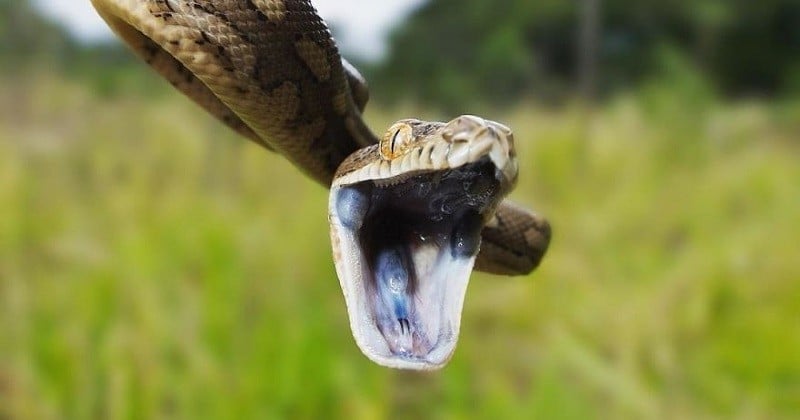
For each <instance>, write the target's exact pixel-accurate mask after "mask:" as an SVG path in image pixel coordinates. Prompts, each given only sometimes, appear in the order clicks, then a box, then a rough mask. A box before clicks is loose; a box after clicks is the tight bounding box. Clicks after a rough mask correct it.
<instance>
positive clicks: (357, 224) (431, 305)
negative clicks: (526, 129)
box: [329, 117, 516, 370]
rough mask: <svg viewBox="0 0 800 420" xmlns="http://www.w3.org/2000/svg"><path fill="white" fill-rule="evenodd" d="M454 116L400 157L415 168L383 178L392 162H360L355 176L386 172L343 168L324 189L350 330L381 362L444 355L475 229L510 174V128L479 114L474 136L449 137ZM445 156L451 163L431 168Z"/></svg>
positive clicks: (400, 363) (426, 365) (419, 362)
mask: <svg viewBox="0 0 800 420" xmlns="http://www.w3.org/2000/svg"><path fill="white" fill-rule="evenodd" d="M461 118H462V119H465V121H463V120H459V119H456V120H454V121H451V122H450V123H448V124H447V125H444V128H445V129H448V130H443V131H440V132H439V134H438V135H440V136H442V137H443V138H442V140H445V142H441V141H440V142H437V143H439V144H438V145H425V146H423V147H422V149H425V148H428V149H427V152H424V151H423V152H414V151H412V152H410V153H409V154H411V155H412V157H413V158H414V159H417V163H419V161H422V162H423V164H422V165H421V167H422V168H423V169H420V170H417V171H412V172H410V173H409V172H405V173H403V172H400V173H397V174H395V175H393V176H391V173H392V172H394V171H393V168H395V166H396V165H398V163H396V162H395V161H392V162H389V163H387V162H385V161H384V162H375V163H370V164H374V165H376V166H373V167H371V168H370V167H368V166H369V165H365V166H364V167H367V169H366V170H362V172H367V173H370V172H371V171H375V170H376V169H374V168H378V169H377V171H378V172H380V171H381V170H383V171H388V172H390V174H388V175H387V176H380V173H377V174H378V175H379V176H369V175H363V174H362V175H354V174H352V173H351V174H350V181H347V180H342V179H338V180H337V181H335V182H334V185H333V186H332V188H331V196H330V197H331V199H330V203H329V219H330V224H331V240H332V244H333V252H334V260H335V263H336V264H335V265H336V271H337V274H338V277H339V281H340V285H341V287H342V292H343V294H344V297H345V301H346V303H347V309H348V315H349V318H350V325H351V329H352V332H353V336H354V338H355V340H356V343H357V344H358V346H359V348H360V349H361V350H362V352H363V353H364V354H365V355H367V356H368V357H369V358H370V359H371V360H373V361H374V362H376V363H378V364H380V365H383V366H387V367H393V368H402V369H414V370H432V369H438V368H441V367H442V366H444V365H445V364H446V363H447V361H448V360H449V359H450V357H452V354H453V351H454V350H455V346H456V342H457V339H458V335H459V330H460V323H461V311H462V308H463V303H464V297H465V294H466V289H467V285H468V283H469V275H470V273H471V271H472V268H473V265H474V262H475V256H476V254H477V252H478V247H479V244H480V230H481V229H482V227H483V226H484V225H485V223H486V222H487V221H488V220H489V219H490V218H491V217H492V215H493V212H494V209H495V208H496V206H497V205H498V204H499V202H500V200H501V199H502V198H503V196H504V195H505V194H506V193H507V192H508V190H509V189H510V188H511V185H513V182H514V180H515V178H516V161H515V159H514V157H513V144H511V142H512V141H513V140H512V139H511V136H510V131H508V132H500V131H501V130H502V129H505V130H508V129H507V128H505V127H503V126H500V125H499V124H497V125H489V124H488V122H485V121H483V120H480V121H479V122H482V123H483V124H484V126H485V127H484V128H481V127H479V128H478V129H479V130H484V131H485V133H483V134H484V135H483V136H477V137H474V136H473V137H472V138H469V139H464V138H459V136H461V135H462V133H461V131H459V130H458V129H459V128H463V126H464V125H470V124H475V123H476V121H474V120H473V118H476V117H461ZM493 124H494V123H493ZM472 128H473V132H474V127H472ZM498 134H499V135H498ZM445 137H449V139H445ZM487 138H488V140H487ZM504 143H505V144H504ZM442 144H444V146H442ZM437 147H444V149H443V150H441V151H438V150H437ZM424 153H430V155H431V157H430V158H425V156H424ZM437 153H439V154H437ZM465 155H466V156H468V158H469V159H468V160H464V161H463V162H458V161H456V160H457V159H463V156H465ZM447 161H455V162H457V163H458V164H454V165H453V166H447V167H448V168H455V169H451V170H444V169H440V170H436V169H433V168H434V167H438V166H439V165H440V162H447ZM387 164H388V168H387V166H386V165H387ZM399 164H400V165H401V166H402V165H403V164H404V163H403V162H400V163H399ZM498 164H500V165H498ZM381 168H383V169H381ZM459 188H463V189H464V190H463V191H462V190H459ZM469 188H472V189H477V191H472V190H469ZM437 200H438V201H437ZM433 204H435V205H433Z"/></svg>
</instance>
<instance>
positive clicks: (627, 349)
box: [0, 75, 800, 418]
mask: <svg viewBox="0 0 800 420" xmlns="http://www.w3.org/2000/svg"><path fill="white" fill-rule="evenodd" d="M143 79H144V80H149V83H153V81H154V80H155V76H152V77H151V78H146V77H145V78H143ZM684 84H686V85H688V86H689V87H688V88H686V89H684V90H683V91H684V92H686V93H681V92H682V90H681V89H676V86H674V85H672V84H670V85H667V86H666V87H662V85H653V86H651V87H650V88H648V89H646V90H644V91H643V92H642V93H641V94H639V95H636V96H629V97H621V98H619V99H617V100H615V101H613V102H611V103H609V104H608V105H607V106H605V107H604V108H602V109H599V110H597V111H596V112H595V113H593V114H586V113H584V112H582V111H581V110H579V109H575V110H571V109H566V110H562V111H552V110H547V109H543V108H539V107H537V106H534V105H527V106H526V105H522V106H519V107H517V108H516V109H515V110H511V111H508V112H504V113H503V114H502V115H487V116H488V117H492V118H496V119H500V120H503V121H505V122H507V123H508V124H510V125H511V126H512V127H513V128H514V129H515V131H516V133H517V144H518V148H519V156H520V158H521V159H522V161H521V166H522V167H521V174H522V177H521V179H520V183H519V186H518V188H517V190H516V191H515V193H514V195H513V198H514V199H516V200H517V201H519V202H522V203H524V204H526V205H529V206H532V207H535V208H537V209H539V210H540V211H542V212H543V213H544V214H546V215H548V216H549V217H550V219H551V221H552V223H553V226H554V231H555V237H554V240H553V244H552V247H551V249H550V253H549V255H548V256H547V258H546V259H545V261H544V263H543V265H542V267H541V268H540V269H539V270H538V271H537V272H536V273H534V274H533V275H531V276H529V277H525V278H501V277H491V276H487V275H480V274H476V275H475V276H474V277H473V280H472V284H471V285H470V290H469V292H468V295H467V302H466V308H465V313H464V319H463V331H462V335H461V342H460V345H459V348H458V350H457V352H456V354H455V357H454V359H453V360H452V362H451V364H450V365H449V366H448V367H447V368H445V369H444V370H443V371H441V372H438V373H428V374H413V373H401V372H396V371H392V370H388V369H384V368H381V367H378V366H376V365H374V364H373V363H371V362H369V361H368V360H367V359H366V358H365V357H363V356H362V355H361V354H360V352H359V351H358V349H357V348H356V346H355V344H354V343H353V340H352V338H351V337H350V331H349V326H348V323H347V317H346V313H345V308H344V303H343V299H342V297H341V292H340V290H339V286H338V282H337V279H336V277H335V274H334V270H333V265H332V262H331V258H330V255H329V254H330V251H329V244H328V233H327V225H326V213H325V212H326V211H325V208H326V201H327V195H326V191H325V190H324V189H323V188H320V187H318V186H316V185H314V184H312V183H311V182H310V181H309V180H307V179H306V178H304V177H303V176H302V175H301V174H300V173H299V172H298V171H296V170H295V169H294V168H292V167H290V166H289V165H288V164H287V163H286V162H284V160H282V159H281V158H279V157H277V156H275V155H270V154H268V153H267V152H265V151H263V150H261V149H259V148H258V147H256V146H253V145H250V144H246V143H244V142H243V141H242V140H240V139H238V138H237V137H236V136H235V135H234V134H232V133H230V132H228V131H227V130H226V129H225V128H223V127H222V126H221V124H219V123H218V122H216V121H214V120H212V119H210V118H209V117H206V116H205V115H204V114H203V113H202V112H201V111H200V110H199V109H198V108H196V107H195V106H194V105H192V104H190V103H189V102H188V101H187V100H185V99H183V98H180V97H179V96H178V95H177V94H169V95H166V94H164V95H156V96H154V97H152V98H144V97H135V96H130V97H129V96H119V97H115V98H110V99H109V98H108V97H107V96H98V95H97V94H96V93H94V92H93V91H91V90H89V89H87V88H86V87H85V86H84V85H82V84H79V83H76V82H69V81H65V80H64V79H63V78H60V77H56V76H52V75H44V76H41V77H37V76H31V77H30V78H29V79H27V80H24V81H19V80H14V81H13V83H12V82H9V81H6V82H4V83H3V85H4V86H5V88H6V91H5V92H7V93H8V94H4V95H3V96H2V98H0V101H1V102H0V215H2V217H0V354H2V355H3V356H2V358H0V418H60V417H66V418H153V417H167V418H243V417H244V418H247V417H250V418H264V417H267V418H271V417H303V418H317V417H339V416H341V417H348V418H350V417H353V416H357V417H363V418H381V417H385V416H388V415H392V416H398V417H409V418H419V417H435V418H461V417H473V416H477V417H493V418H520V417H526V418H527V417H528V415H530V414H531V413H533V414H538V415H539V417H540V418H592V417H597V418H608V417H622V418H658V417H666V418H698V417H700V418H703V417H727V416H732V415H734V414H735V415H736V416H737V417H742V418H776V417H777V418H780V417H791V416H793V415H795V414H796V413H797V412H798V410H800V323H798V315H797V314H798V313H800V282H798V281H797V280H798V279H800V264H798V263H797V237H798V235H800V194H798V187H797V182H798V181H797V180H798V179H800V165H798V159H797V156H798V152H799V150H798V148H800V143H798V141H797V140H798V133H799V132H800V125H799V124H798V121H800V107H798V106H797V105H796V104H795V105H792V104H784V105H782V106H777V105H767V104H759V103H744V104H738V105H721V104H718V103H716V102H715V101H714V99H713V98H706V99H704V100H703V101H700V102H698V101H692V100H689V99H694V98H695V96H696V95H695V94H696V93H697V92H698V89H695V87H692V85H691V81H690V80H689V81H686V80H685V81H684ZM159 86H161V85H159ZM159 89H160V88H159ZM371 112H372V114H370V115H369V117H370V120H371V122H372V125H373V126H374V127H385V126H387V125H388V124H389V123H390V121H392V120H395V119H397V118H400V117H402V116H410V115H418V116H426V115H428V113H426V112H425V111H423V110H420V109H412V108H408V109H382V110H381V109H378V110H373V111H371Z"/></svg>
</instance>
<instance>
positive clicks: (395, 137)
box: [390, 129, 400, 154]
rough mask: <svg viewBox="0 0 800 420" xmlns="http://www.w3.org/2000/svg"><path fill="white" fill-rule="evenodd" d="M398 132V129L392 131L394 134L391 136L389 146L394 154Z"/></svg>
mask: <svg viewBox="0 0 800 420" xmlns="http://www.w3.org/2000/svg"><path fill="white" fill-rule="evenodd" d="M399 134H400V130H399V129H398V130H397V131H395V132H394V136H392V144H391V146H390V148H391V152H392V154H394V144H395V142H396V141H397V136H398V135H399Z"/></svg>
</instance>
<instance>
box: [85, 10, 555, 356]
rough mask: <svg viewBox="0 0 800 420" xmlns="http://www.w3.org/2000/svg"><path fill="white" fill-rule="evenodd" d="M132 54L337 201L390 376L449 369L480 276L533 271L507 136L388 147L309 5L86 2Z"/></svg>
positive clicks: (367, 338)
mask: <svg viewBox="0 0 800 420" xmlns="http://www.w3.org/2000/svg"><path fill="white" fill-rule="evenodd" d="M92 3H93V4H94V6H95V8H96V9H97V11H98V12H99V14H100V15H101V17H102V18H103V19H104V20H105V21H106V22H107V23H108V25H109V26H110V27H111V28H112V29H113V30H114V31H115V32H116V34H117V35H118V36H119V37H121V38H122V39H123V40H124V41H125V42H126V43H127V44H128V45H129V46H130V47H131V48H132V50H133V51H134V52H135V53H136V54H137V55H139V56H140V57H141V58H142V59H144V60H145V61H146V62H147V63H148V64H149V65H150V66H152V67H153V68H154V69H155V70H156V71H157V72H158V73H160V74H161V75H162V76H163V77H165V78H166V79H167V80H168V81H169V82H170V83H172V84H173V85H174V86H175V87H176V88H177V89H178V90H180V91H182V92H183V93H184V94H186V95H187V96H188V97H190V98H191V99H192V100H194V101H195V102H196V103H198V104H199V105H200V106H201V107H203V108H204V109H205V110H206V111H208V112H210V113H211V114H213V115H214V116H215V117H217V118H218V119H220V120H221V121H223V122H224V123H225V124H227V125H228V126H229V127H231V128H232V129H234V130H236V131H237V132H238V133H240V134H241V135H243V136H244V137H246V138H248V139H250V140H252V141H254V142H256V143H258V144H260V145H261V146H264V147H265V148H267V149H269V150H272V151H275V152H277V153H280V154H281V155H283V156H284V157H285V158H286V159H289V160H290V161H291V162H292V163H294V164H295V166H297V167H298V168H300V169H301V170H302V171H304V172H305V173H306V174H307V175H308V176H310V177H312V178H314V179H315V180H317V181H318V182H320V183H321V184H322V185H324V186H326V187H330V188H331V195H330V197H331V199H330V206H329V211H328V213H329V219H330V222H331V240H332V245H333V255H334V262H335V264H336V269H337V273H338V275H339V280H340V283H341V286H342V291H343V293H344V296H345V301H346V304H347V308H348V314H349V317H350V322H351V329H352V331H353V335H354V337H355V339H356V342H357V344H358V345H359V347H360V348H361V350H362V351H363V352H364V353H365V354H366V355H367V356H368V357H369V358H371V359H372V360H374V361H376V362H377V363H380V364H382V365H385V366H391V367H398V368H409V369H435V368H439V367H441V366H443V365H444V364H445V363H446V362H447V360H448V359H449V358H450V357H451V355H452V353H453V350H454V348H455V344H456V341H457V338H458V333H459V325H460V317H461V308H462V305H463V300H464V296H465V292H466V286H467V283H468V280H469V275H470V272H471V271H472V269H473V265H474V268H475V269H477V270H481V271H486V272H490V273H497V274H505V275H519V274H527V273H529V272H530V271H532V270H533V269H534V268H535V267H536V266H537V265H538V263H539V261H540V260H541V258H542V256H543V255H544V253H545V251H546V249H547V246H548V244H549V239H550V228H549V225H548V223H547V222H546V221H545V220H544V219H542V218H540V217H538V216H536V215H535V214H533V213H530V212H528V211H526V210H524V209H521V208H519V207H517V206H514V205H512V204H509V203H507V202H502V203H501V200H502V199H503V197H504V196H505V195H506V194H507V193H508V192H509V191H510V190H511V189H512V188H513V185H514V182H515V180H516V177H517V162H516V154H515V152H514V147H513V135H512V134H511V131H510V130H509V129H508V128H507V127H505V126H503V125H501V124H498V123H495V122H492V121H487V120H483V119H481V118H478V117H473V116H462V117H459V118H456V119H454V120H453V121H451V122H449V123H446V124H444V123H435V122H423V121H419V120H401V121H399V122H398V123H396V124H395V125H393V126H392V127H391V128H390V129H389V130H388V131H387V132H386V134H385V135H384V136H383V138H381V139H379V138H378V137H377V136H375V135H374V134H373V133H372V131H370V130H369V128H367V126H366V125H365V123H364V121H363V119H362V117H361V112H362V111H363V109H364V106H365V105H366V102H367V99H368V94H367V87H366V83H365V82H364V80H363V78H362V77H361V75H360V74H358V71H357V70H356V69H355V68H353V67H352V66H351V65H349V64H348V63H347V62H346V61H344V60H342V58H341V57H340V55H339V53H338V50H337V47H336V44H335V42H334V40H333V39H332V38H331V36H330V32H329V31H328V29H327V27H326V26H325V23H324V22H323V21H322V19H321V18H320V17H319V16H318V14H317V13H316V11H315V10H314V8H313V6H312V5H311V3H310V2H309V1H299V0H215V1H214V0H212V1H200V0H92Z"/></svg>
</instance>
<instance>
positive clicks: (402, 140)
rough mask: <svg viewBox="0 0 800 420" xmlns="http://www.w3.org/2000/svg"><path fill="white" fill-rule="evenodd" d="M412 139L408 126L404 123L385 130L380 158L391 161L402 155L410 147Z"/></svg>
mask: <svg viewBox="0 0 800 420" xmlns="http://www.w3.org/2000/svg"><path fill="white" fill-rule="evenodd" d="M413 138H414V137H413V136H412V130H411V126H410V125H408V124H406V123H404V122H398V123H395V124H394V125H392V126H391V127H389V129H388V130H386V134H384V135H383V138H382V139H381V149H380V152H381V157H382V158H383V159H385V160H391V159H394V158H396V157H398V156H400V155H403V154H404V153H406V152H407V151H408V149H409V148H410V147H411V143H412V140H413Z"/></svg>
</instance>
